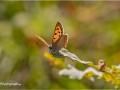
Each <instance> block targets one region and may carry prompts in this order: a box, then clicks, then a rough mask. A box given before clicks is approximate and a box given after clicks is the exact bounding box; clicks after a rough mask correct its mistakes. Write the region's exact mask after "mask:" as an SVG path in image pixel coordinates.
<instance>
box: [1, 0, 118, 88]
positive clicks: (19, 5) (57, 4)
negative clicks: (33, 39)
mask: <svg viewBox="0 0 120 90" xmlns="http://www.w3.org/2000/svg"><path fill="white" fill-rule="evenodd" d="M57 21H60V22H61V23H62V24H63V27H64V32H65V33H66V34H68V35H69V42H68V45H67V49H68V50H69V51H70V52H73V53H75V54H76V55H77V56H78V57H80V58H81V59H82V60H86V61H87V60H90V61H92V62H94V63H95V64H97V63H98V61H99V60H100V59H104V60H105V61H106V62H107V65H108V66H111V65H118V64H119V59H120V2H117V1H114V2H113V1H112V2H110V1H109V2H106V1H59V0H58V1H0V82H19V83H21V86H4V85H0V88H4V89H5V88H7V89H8V88H20V89H25V88H26V89H89V88H91V89H94V88H96V89H97V88H101V89H102V88H114V86H113V85H111V84H110V83H105V82H104V80H102V79H101V80H98V79H97V78H96V79H95V81H94V82H92V81H90V80H89V79H85V78H83V79H82V80H71V79H69V78H68V77H63V76H58V75H57V73H56V69H55V68H53V67H51V66H50V65H49V63H48V62H47V58H45V57H44V53H45V52H48V48H47V47H43V46H41V47H39V48H38V47H36V46H35V45H31V43H29V41H30V40H28V39H27V36H28V35H31V33H32V34H37V35H39V36H40V37H43V38H44V39H45V40H46V41H47V42H48V43H49V44H50V43H51V39H52V36H53V31H54V27H55V24H56V22H57ZM77 67H78V68H79V69H84V68H86V67H85V66H83V65H81V64H77Z"/></svg>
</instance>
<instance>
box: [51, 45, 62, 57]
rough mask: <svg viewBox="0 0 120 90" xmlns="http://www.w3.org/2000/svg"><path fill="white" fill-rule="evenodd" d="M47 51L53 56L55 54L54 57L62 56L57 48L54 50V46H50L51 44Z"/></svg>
mask: <svg viewBox="0 0 120 90" xmlns="http://www.w3.org/2000/svg"><path fill="white" fill-rule="evenodd" d="M49 52H50V53H51V54H52V55H53V56H55V57H57V58H63V55H62V54H60V53H59V50H56V49H55V48H54V47H52V46H50V47H49Z"/></svg>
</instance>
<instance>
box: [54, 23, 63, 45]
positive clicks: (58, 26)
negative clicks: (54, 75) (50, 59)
mask: <svg viewBox="0 0 120 90" xmlns="http://www.w3.org/2000/svg"><path fill="white" fill-rule="evenodd" d="M62 35H63V27H62V24H61V23H60V22H57V24H56V26H55V30H54V34H53V39H52V45H54V44H55V43H56V42H57V41H58V40H59V39H60V37H61V36H62Z"/></svg>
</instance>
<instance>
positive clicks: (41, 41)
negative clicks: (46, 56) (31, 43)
mask: <svg viewBox="0 0 120 90" xmlns="http://www.w3.org/2000/svg"><path fill="white" fill-rule="evenodd" d="M35 37H36V38H37V39H38V42H37V44H40V43H44V44H45V45H46V46H47V47H49V45H48V44H47V42H46V41H45V40H44V39H42V38H41V37H39V36H37V35H35Z"/></svg>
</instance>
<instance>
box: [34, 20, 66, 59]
mask: <svg viewBox="0 0 120 90" xmlns="http://www.w3.org/2000/svg"><path fill="white" fill-rule="evenodd" d="M36 37H37V38H38V39H39V42H42V43H44V44H45V45H46V46H48V47H49V52H50V53H51V54H52V55H53V56H55V57H57V58H62V57H63V55H62V54H61V53H60V52H59V50H61V49H62V48H66V45H67V42H68V35H67V34H64V30H63V26H62V24H61V23H60V22H57V24H56V26H55V29H54V34H53V39H52V43H51V45H48V44H47V43H46V42H45V40H43V39H42V38H40V37H39V36H37V35H36Z"/></svg>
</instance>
